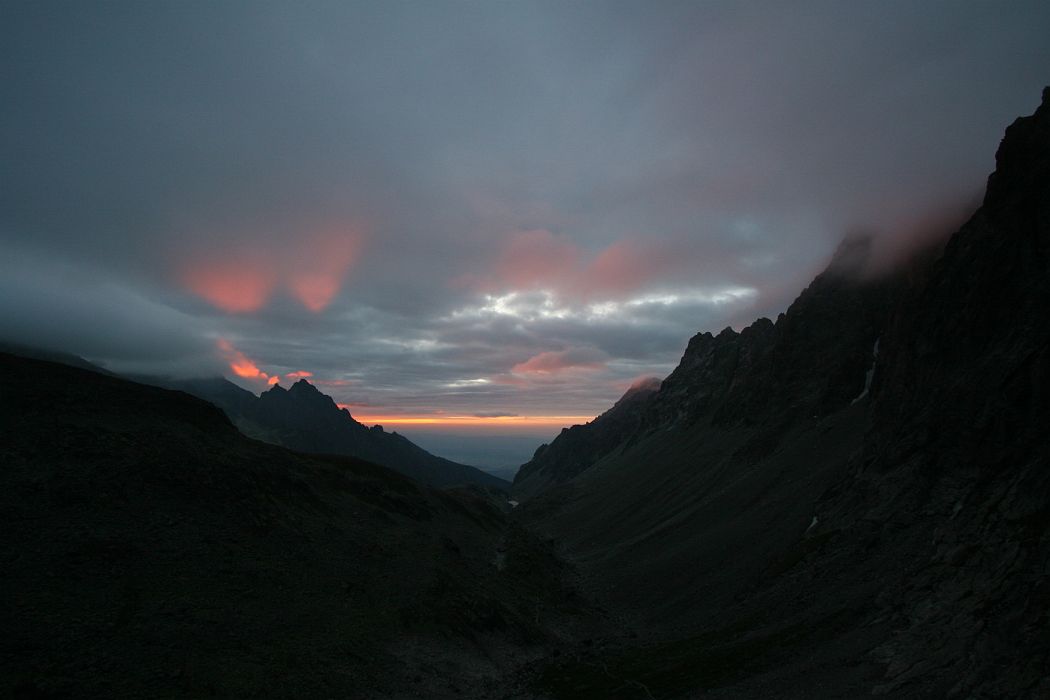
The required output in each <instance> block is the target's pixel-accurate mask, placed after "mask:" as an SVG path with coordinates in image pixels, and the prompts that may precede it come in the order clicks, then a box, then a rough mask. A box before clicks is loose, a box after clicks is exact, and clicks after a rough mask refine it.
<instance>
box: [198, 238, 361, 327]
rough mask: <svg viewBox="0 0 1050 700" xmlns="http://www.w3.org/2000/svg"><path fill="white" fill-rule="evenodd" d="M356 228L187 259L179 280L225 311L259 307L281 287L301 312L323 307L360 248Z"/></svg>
mask: <svg viewBox="0 0 1050 700" xmlns="http://www.w3.org/2000/svg"><path fill="white" fill-rule="evenodd" d="M361 241H362V237H361V235H360V234H359V232H358V231H357V230H356V229H353V228H340V229H336V230H334V231H333V232H325V233H320V234H316V235H313V236H307V237H305V238H302V239H298V240H297V242H296V244H295V246H296V247H295V248H294V249H292V250H288V249H287V246H283V245H275V244H271V245H267V244H265V243H252V244H251V247H249V246H248V245H247V244H245V245H244V246H242V248H243V250H241V251H234V252H233V253H230V254H225V255H223V254H218V255H217V254H215V253H214V251H212V252H209V253H207V254H202V255H200V256H197V257H195V258H191V259H190V261H189V262H188V263H186V264H185V265H184V266H183V269H182V270H181V272H180V274H179V279H180V281H181V282H182V284H183V286H184V287H185V288H186V289H187V290H189V291H190V292H192V293H193V294H195V295H197V296H199V297H201V298H202V299H204V300H206V301H207V302H209V303H210V304H212V306H215V307H216V308H218V309H221V310H223V311H226V312H228V313H236V314H243V313H252V312H255V311H259V310H260V309H262V308H263V307H265V306H266V304H267V303H268V302H269V301H270V299H271V298H272V296H273V294H274V292H275V291H276V290H278V289H281V288H283V289H284V290H285V291H287V293H288V294H290V295H291V296H292V297H293V298H295V299H296V300H297V301H299V303H301V304H302V305H303V306H304V307H305V308H306V309H307V310H309V311H311V312H313V313H319V312H321V311H323V310H324V309H325V308H327V307H328V306H329V305H330V304H331V303H332V301H333V300H334V299H335V297H336V295H337V294H338V293H339V291H340V290H341V289H342V287H343V282H344V280H345V278H346V275H347V273H348V272H349V270H350V268H351V267H352V266H353V264H354V263H355V262H356V261H357V259H358V257H359V254H360V250H361Z"/></svg>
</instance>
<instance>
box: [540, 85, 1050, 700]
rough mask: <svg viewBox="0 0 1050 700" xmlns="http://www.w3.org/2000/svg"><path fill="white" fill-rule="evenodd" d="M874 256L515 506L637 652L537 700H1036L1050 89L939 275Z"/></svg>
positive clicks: (688, 375)
mask: <svg viewBox="0 0 1050 700" xmlns="http://www.w3.org/2000/svg"><path fill="white" fill-rule="evenodd" d="M864 250H865V244H864V242H863V241H862V240H860V239H854V240H850V241H848V242H847V244H846V245H845V246H844V247H843V248H841V249H840V251H839V253H838V254H837V255H836V258H835V260H834V261H833V262H832V264H831V265H830V266H829V268H828V269H827V270H826V271H825V272H824V273H822V274H821V275H820V276H818V277H817V279H816V280H814V282H813V283H812V284H811V285H810V286H809V288H807V289H806V290H805V291H804V292H803V293H802V294H801V295H800V296H799V298H798V299H797V300H796V301H795V303H794V304H792V305H791V307H790V308H789V309H788V311H787V312H786V313H785V314H783V315H782V316H781V317H780V318H778V319H777V321H776V323H772V322H770V321H768V320H765V319H763V320H760V321H757V322H756V323H755V324H753V325H752V326H750V327H748V328H746V329H745V330H744V331H742V332H741V333H735V332H733V331H732V330H729V329H727V330H725V331H723V332H722V333H720V334H718V335H717V336H712V335H710V334H706V333H705V334H700V335H697V336H696V337H694V338H693V339H692V340H691V341H690V342H689V346H688V348H687V349H686V352H685V354H684V356H683V358H682V362H681V364H680V366H679V367H678V368H677V369H676V370H675V371H674V372H673V373H672V374H671V376H669V377H668V378H667V379H666V380H665V381H664V382H663V385H662V386H661V388H660V390H659V392H657V393H656V394H655V395H653V396H652V397H651V398H650V399H649V400H648V401H647V402H646V403H645V406H644V409H643V411H642V419H641V422H640V425H639V427H638V428H637V429H636V430H634V431H633V432H632V433H630V434H624V435H622V436H620V437H619V438H617V437H616V436H615V435H610V436H607V440H606V441H605V442H603V444H602V445H601V446H600V449H595V452H596V453H601V454H603V455H604V456H603V457H601V458H599V459H597V460H595V461H593V462H592V463H590V464H585V465H582V468H581V465H580V464H579V463H577V464H575V465H574V467H573V468H574V469H577V470H578V475H577V476H576V477H575V478H573V479H571V480H569V481H567V482H565V483H563V484H560V485H553V486H551V487H550V488H548V489H547V491H545V492H544V493H542V494H541V495H539V496H537V497H535V498H533V499H532V500H531V501H529V502H528V503H526V504H525V505H524V506H523V508H521V509H519V512H520V515H521V517H523V518H524V519H525V520H526V521H527V522H528V523H529V524H530V525H531V526H532V527H534V528H536V529H538V530H539V531H541V532H544V533H547V534H548V535H550V536H552V537H555V538H557V540H558V542H559V544H560V545H561V546H562V547H563V548H564V550H565V552H566V553H567V554H568V555H570V556H571V557H572V558H573V559H575V560H576V561H578V562H579V563H580V565H581V567H582V570H583V573H584V575H585V579H586V580H587V581H589V582H590V586H591V589H592V590H593V591H594V592H595V593H596V594H597V595H598V596H599V600H600V601H601V602H602V603H603V604H605V605H607V606H608V607H610V609H612V610H613V612H615V613H618V614H620V615H622V616H623V617H624V619H625V620H627V621H628V622H629V623H630V624H632V625H634V627H635V628H636V629H637V630H639V632H640V633H641V634H642V635H643V637H645V639H646V644H645V645H643V646H637V647H635V648H624V649H620V650H619V651H615V652H609V651H606V652H603V653H592V654H584V655H583V656H582V657H581V658H579V659H577V660H573V661H567V662H563V663H559V664H555V665H553V666H551V667H549V668H548V669H547V671H546V672H545V675H544V677H543V680H542V681H541V686H542V687H543V689H545V691H547V692H549V693H551V694H552V695H554V696H555V697H559V698H570V697H571V698H598V697H695V696H697V695H699V694H700V693H701V692H703V693H704V696H705V697H707V696H708V695H711V696H717V697H747V698H752V697H768V698H773V697H777V698H784V697H798V698H804V697H861V696H868V695H871V694H875V695H891V696H892V697H908V698H926V697H1050V677H1048V676H1047V675H1046V669H1047V668H1050V624H1048V619H1047V614H1048V613H1047V610H1048V605H1047V601H1048V600H1050V598H1048V591H1050V579H1048V578H1047V573H1046V572H1047V571H1048V570H1050V516H1048V513H1050V442H1048V441H1047V439H1046V434H1045V431H1046V426H1047V425H1050V326H1048V324H1047V323H1046V318H1047V312H1046V310H1047V309H1050V262H1048V261H1050V89H1047V90H1046V91H1044V94H1043V104H1042V106H1041V107H1040V108H1039V110H1037V112H1036V113H1035V114H1034V115H1033V116H1031V117H1026V118H1022V119H1019V120H1017V121H1016V122H1015V123H1014V124H1013V125H1012V126H1010V127H1009V129H1007V132H1006V136H1005V138H1004V140H1003V142H1002V144H1001V146H1000V148H999V150H998V153H997V154H996V171H995V173H994V174H993V175H992V176H991V177H990V178H989V182H988V190H987V194H986V196H985V198H984V202H983V205H982V206H981V207H980V209H979V210H978V211H977V212H976V213H975V214H974V215H973V217H972V218H971V219H970V220H969V221H968V223H966V224H965V225H964V226H963V227H962V228H961V230H959V231H958V232H957V233H956V234H955V235H954V236H953V237H952V238H951V240H950V241H949V242H948V243H947V245H946V247H945V248H944V249H943V251H941V253H940V254H939V255H937V256H933V257H931V258H927V259H924V260H921V261H919V262H915V263H912V264H911V265H910V266H909V267H907V268H905V269H901V270H898V271H896V272H894V273H893V274H891V275H888V276H883V277H882V278H878V279H872V277H871V275H870V273H869V271H867V270H865V269H864V268H865V263H864V259H865V253H864ZM560 441H564V442H565V443H568V442H569V440H568V439H567V434H563V435H561V436H559V438H558V439H556V440H555V441H554V442H553V443H552V444H551V445H550V446H549V447H548V448H547V449H546V450H545V452H547V451H551V450H555V449H568V447H565V448H560V447H559V442H560ZM541 456H542V455H541ZM643 686H644V689H645V690H644V693H642V692H641V690H639V691H638V692H637V693H635V692H634V691H633V690H629V691H626V692H625V691H624V690H623V689H624V688H625V687H629V688H637V689H641V688H642V687H643Z"/></svg>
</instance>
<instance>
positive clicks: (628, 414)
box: [514, 378, 660, 499]
mask: <svg viewBox="0 0 1050 700" xmlns="http://www.w3.org/2000/svg"><path fill="white" fill-rule="evenodd" d="M659 388H660V380H659V379H656V378H650V379H646V380H644V381H640V382H637V383H636V384H635V385H634V386H632V387H631V388H630V389H628V390H627V392H626V393H625V394H624V395H623V396H622V397H621V398H620V400H619V401H617V402H616V404H615V405H613V407H612V408H610V409H609V410H608V411H606V412H605V413H603V414H601V415H600V416H598V417H597V418H595V419H594V420H592V421H591V422H590V423H587V424H586V425H574V426H572V427H571V428H564V429H563V430H562V431H561V434H559V435H558V437H557V438H555V439H554V441H553V442H552V443H551V444H550V445H547V444H543V445H540V446H539V447H538V448H537V449H536V453H535V454H534V455H533V456H532V460H531V461H529V462H528V463H526V464H523V465H522V466H521V469H519V470H518V473H517V474H516V475H515V476H514V493H515V495H516V496H517V497H518V498H519V499H522V498H529V497H531V496H533V495H535V494H536V493H539V492H540V491H542V490H544V489H546V488H548V487H549V486H552V485H554V484H560V483H562V482H564V481H568V480H569V479H571V478H573V477H574V476H576V475H577V474H579V473H580V472H582V471H583V470H584V469H586V468H587V467H589V466H590V465H591V464H593V463H594V462H596V461H598V460H599V459H601V458H602V457H604V456H605V455H606V454H608V453H609V452H610V451H611V450H613V449H615V447H616V446H618V445H620V444H621V442H622V441H623V437H624V435H629V434H630V433H632V432H634V431H635V430H636V429H637V428H638V426H639V425H640V421H641V416H642V409H643V406H644V405H645V403H646V402H647V401H648V400H649V399H650V398H651V397H652V396H653V395H654V394H655V393H656V392H657V390H658V389H659Z"/></svg>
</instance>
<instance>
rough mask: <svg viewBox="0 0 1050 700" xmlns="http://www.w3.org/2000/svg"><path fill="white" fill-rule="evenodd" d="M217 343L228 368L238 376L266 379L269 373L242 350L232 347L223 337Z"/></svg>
mask: <svg viewBox="0 0 1050 700" xmlns="http://www.w3.org/2000/svg"><path fill="white" fill-rule="evenodd" d="M217 345H218V346H219V350H221V351H222V353H223V355H224V356H225V357H226V361H227V362H229V364H230V370H231V371H232V372H233V373H234V374H236V375H237V376H238V377H241V378H243V379H261V380H264V381H266V380H268V379H269V375H267V374H266V372H263V371H261V370H260V369H259V367H258V366H257V365H256V364H255V363H254V362H253V361H252V360H250V359H249V358H248V356H247V355H245V354H244V353H243V352H241V351H240V350H238V349H237V348H235V347H233V345H232V344H231V343H230V341H228V340H226V339H225V338H219V340H218V342H217Z"/></svg>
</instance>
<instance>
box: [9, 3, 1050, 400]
mask: <svg viewBox="0 0 1050 700" xmlns="http://www.w3.org/2000/svg"><path fill="white" fill-rule="evenodd" d="M0 13H2V21H0V34H2V36H0V56H2V61H0V70H2V71H3V84H4V85H5V88H6V90H5V100H4V102H5V105H4V107H3V109H2V110H0V127H2V128H0V139H2V144H3V145H2V149H3V159H2V162H3V166H2V170H0V178H2V182H0V270H2V278H0V336H2V337H3V339H6V340H12V341H16V342H22V343H29V344H34V345H41V346H44V347H48V348H54V349H60V350H64V351H67V352H72V353H76V354H80V355H82V356H85V357H86V358H88V359H90V360H92V361H95V362H98V363H101V364H104V365H106V366H108V367H110V368H111V369H114V370H116V371H126V372H136V373H143V372H153V373H175V374H182V375H193V374H196V375H201V374H215V373H225V374H226V375H227V376H231V377H233V378H235V379H237V380H238V381H240V382H241V383H242V384H244V385H245V386H249V387H251V388H253V389H256V390H259V389H262V388H265V386H266V384H267V383H271V382H274V381H280V382H287V381H294V379H295V378H298V377H305V376H309V377H311V381H315V382H316V383H317V384H318V385H319V386H320V387H321V388H322V389H323V390H324V391H326V392H327V393H330V394H332V395H333V396H334V397H336V399H337V400H339V401H341V402H344V403H346V404H347V405H349V406H350V407H351V409H352V410H353V412H355V414H356V413H361V414H364V415H368V414H387V415H389V414H390V413H394V412H405V413H413V414H425V413H429V412H446V413H455V414H459V415H467V416H472V415H476V416H497V415H536V414H558V415H570V414H571V415H593V414H594V413H597V412H600V411H601V410H603V409H604V408H606V407H607V406H608V405H609V404H610V403H611V401H612V400H614V399H615V398H616V397H617V396H618V395H619V394H620V393H622V391H623V390H624V389H625V388H626V387H627V386H629V385H630V384H631V382H632V381H635V380H637V379H638V378H639V377H643V376H648V375H657V376H663V375H665V374H667V373H668V372H669V371H670V370H671V369H672V368H673V366H674V365H675V363H676V362H677V360H678V358H679V356H680V354H681V352H682V350H683V349H684V347H685V344H686V341H687V340H688V338H689V337H690V336H691V335H693V334H694V333H696V332H697V331H701V330H713V331H717V330H718V329H720V328H722V327H724V326H726V325H736V326H739V325H742V324H747V323H749V322H750V321H751V320H753V319H754V318H755V317H757V316H760V315H774V314H776V313H777V312H779V311H782V310H783V309H784V308H785V307H786V305H787V304H788V303H789V302H790V301H791V299H793V298H794V296H795V295H796V294H797V293H798V292H799V291H800V290H801V288H802V287H803V286H804V285H805V284H806V282H808V280H809V279H810V278H811V277H812V276H813V274H815V273H816V272H817V271H819V270H820V268H821V267H822V266H823V265H824V264H825V263H826V262H827V260H828V258H829V256H830V254H831V252H832V250H833V249H834V247H835V245H836V244H837V242H838V241H839V239H841V238H842V237H843V236H844V235H845V234H846V233H849V232H852V231H856V230H866V231H872V232H874V233H876V235H878V236H879V237H880V239H879V240H880V241H881V246H882V248H883V254H884V256H885V257H886V259H891V258H892V257H893V255H894V254H895V251H897V250H899V249H905V248H907V247H909V246H911V245H914V241H915V239H916V237H919V236H921V235H924V234H925V233H928V232H931V231H933V232H935V233H936V232H941V229H943V228H944V227H946V226H950V225H952V224H954V223H956V222H957V221H958V220H959V219H960V218H961V217H962V216H963V215H964V214H965V210H966V209H967V208H968V207H970V206H972V204H973V202H972V199H971V198H972V197H973V194H974V193H975V192H978V191H980V190H981V188H982V186H983V182H984V178H985V177H986V175H987V173H988V172H990V171H991V170H992V167H993V163H994V161H993V155H994V153H993V152H992V151H991V150H990V149H989V145H988V144H994V143H996V142H997V139H998V138H999V137H1000V136H1001V125H1002V124H1003V123H1005V122H1007V121H1008V120H1009V119H1011V118H1012V117H1013V116H1014V115H1016V114H1021V113H1027V112H1029V111H1031V107H1032V106H1033V105H1034V104H1035V102H1036V100H1037V98H1038V95H1039V90H1040V89H1041V88H1042V86H1043V85H1044V84H1045V83H1046V82H1047V75H1046V66H1048V65H1050V45H1048V44H1047V42H1046V40H1045V37H1046V36H1048V35H1050V11H1048V10H1047V8H1046V5H1045V4H1044V3H1034V2H1033V3H1010V4H1006V5H1002V4H992V3H987V4H978V3H967V4H959V3H921V4H916V3H868V4H856V3H850V4H845V3H802V4H798V3H794V4H792V5H791V6H790V7H789V6H782V4H777V3H751V4H746V5H741V4H739V3H722V4H715V3H672V2H667V3H655V4H654V3H558V2H551V3H545V2H532V3H515V4H509V3H396V4H391V3H363V4H322V3H316V4H307V5H300V4H293V3H233V2H231V3H221V4H216V3H193V2H178V3H105V4H103V3H98V4H88V3H70V4H65V3H5V4H4V6H3V9H2V10H0ZM931 37H932V40H931Z"/></svg>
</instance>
